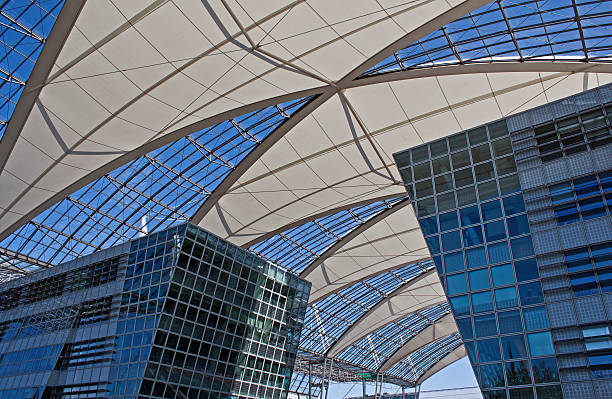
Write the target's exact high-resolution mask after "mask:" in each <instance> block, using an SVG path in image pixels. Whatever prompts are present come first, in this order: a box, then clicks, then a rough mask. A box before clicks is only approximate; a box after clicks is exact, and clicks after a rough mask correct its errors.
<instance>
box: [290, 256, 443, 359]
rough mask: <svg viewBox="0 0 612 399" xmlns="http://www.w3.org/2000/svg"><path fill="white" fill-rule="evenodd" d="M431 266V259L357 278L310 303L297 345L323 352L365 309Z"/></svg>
mask: <svg viewBox="0 0 612 399" xmlns="http://www.w3.org/2000/svg"><path fill="white" fill-rule="evenodd" d="M432 268H433V263H432V262H431V261H427V262H421V263H412V264H409V265H405V266H402V267H399V268H398V269H395V270H393V271H390V272H386V273H382V274H380V275H378V276H375V277H372V278H369V279H366V280H364V281H360V282H357V283H355V284H353V285H351V286H350V287H348V288H345V289H343V290H341V291H339V292H337V293H335V294H332V295H330V296H328V297H327V298H325V299H322V300H321V301H319V302H317V303H315V304H313V305H312V306H310V307H309V308H308V309H307V310H306V317H305V321H304V327H303V329H302V338H301V340H300V348H301V349H302V350H304V351H307V352H310V353H315V354H320V355H324V354H325V353H326V352H327V351H328V350H329V349H330V348H331V347H332V346H333V344H334V343H335V342H336V341H337V340H338V338H340V336H341V335H342V334H343V333H344V332H345V331H346V330H348V329H349V328H350V327H351V326H352V325H353V324H354V323H355V322H356V321H357V320H358V319H359V318H360V317H361V316H362V315H364V314H365V313H366V312H367V311H368V310H370V309H371V308H372V307H374V306H375V305H376V304H378V303H379V302H380V301H381V300H383V299H384V298H385V297H387V295H389V294H390V293H392V292H393V291H395V290H397V289H399V288H400V287H402V286H404V285H406V284H407V283H409V282H410V281H411V280H412V279H414V278H415V277H417V276H420V275H421V274H423V273H425V272H427V271H428V270H431V269H432Z"/></svg>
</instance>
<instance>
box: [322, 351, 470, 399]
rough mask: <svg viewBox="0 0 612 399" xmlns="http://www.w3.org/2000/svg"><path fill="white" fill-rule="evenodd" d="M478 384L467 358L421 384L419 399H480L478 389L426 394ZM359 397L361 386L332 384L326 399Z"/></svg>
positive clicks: (370, 391)
mask: <svg viewBox="0 0 612 399" xmlns="http://www.w3.org/2000/svg"><path fill="white" fill-rule="evenodd" d="M477 385H478V383H477V382H476V378H475V377H474V372H473V371H472V366H470V362H469V360H468V358H467V357H465V358H463V359H461V360H459V361H458V362H455V363H453V364H451V365H450V366H448V367H446V368H444V369H442V370H440V371H439V372H438V373H436V374H434V375H433V376H432V377H431V378H429V379H428V380H427V381H425V382H424V383H423V385H422V386H421V391H422V394H421V398H423V399H426V398H430V399H434V398H435V399H445V398H449V399H450V398H453V399H482V395H481V394H480V390H479V389H478V388H473V389H459V390H452V391H442V392H440V391H438V392H426V391H436V390H440V389H449V388H466V387H475V386H477ZM367 389H368V391H367V392H368V394H373V393H374V384H368V387H367ZM399 391H400V389H399V387H397V386H395V385H387V384H385V388H384V389H383V392H389V393H395V392H399ZM360 395H361V384H353V383H350V384H332V385H331V386H330V390H329V394H328V396H327V397H328V399H343V398H350V397H355V396H360Z"/></svg>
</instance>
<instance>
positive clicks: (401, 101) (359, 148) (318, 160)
mask: <svg viewBox="0 0 612 399" xmlns="http://www.w3.org/2000/svg"><path fill="white" fill-rule="evenodd" d="M583 67H584V66H583V65H576V66H575V68H583ZM606 67H607V68H608V70H609V71H611V72H612V64H611V65H610V66H606ZM443 69H444V68H441V69H440V71H441V73H442V75H441V76H434V77H417V78H414V79H404V80H399V81H392V82H389V83H378V84H371V85H364V86H359V87H354V88H350V89H346V90H345V92H344V94H341V95H334V96H333V97H331V98H330V99H329V100H327V102H325V103H324V104H322V105H321V106H319V107H318V108H317V109H316V110H315V111H314V112H312V114H310V115H309V116H307V117H305V118H304V119H303V120H302V121H300V122H299V123H298V124H297V125H296V126H295V127H294V128H293V129H292V130H290V131H289V132H288V133H287V134H285V136H284V137H282V138H280V139H279V140H278V142H276V144H275V145H273V146H272V147H271V148H270V149H268V150H267V151H266V152H265V153H264V154H263V155H262V156H261V157H260V158H259V159H258V160H256V161H254V162H253V164H252V165H250V166H249V168H248V170H246V172H245V173H244V174H243V175H242V176H241V177H240V178H239V179H238V181H237V182H236V183H234V185H233V186H232V187H231V188H229V189H228V190H227V192H225V193H219V195H220V198H219V200H218V201H217V202H216V203H215V204H214V207H212V206H211V205H208V206H207V208H208V207H212V209H210V210H208V212H207V213H206V214H205V215H204V216H203V219H202V220H201V221H200V220H199V219H198V217H199V216H200V215H198V217H196V220H195V221H196V222H199V223H200V225H201V226H203V227H204V228H207V229H210V230H212V231H214V232H215V233H216V234H218V235H220V236H222V237H224V238H226V239H229V240H230V241H233V242H235V243H238V244H244V243H248V242H250V241H252V240H257V239H258V237H260V236H262V235H263V234H265V233H266V232H267V231H271V230H277V229H281V228H282V227H283V226H285V225H289V224H291V223H293V222H295V221H296V220H300V219H303V218H306V217H308V216H309V215H315V214H319V213H321V212H325V211H326V210H328V209H330V208H335V207H339V206H343V205H346V204H348V203H351V202H353V201H362V200H366V199H368V198H372V197H380V196H384V195H393V194H396V195H399V193H400V192H401V191H402V190H403V188H402V186H401V184H399V180H400V177H399V175H398V174H397V171H396V169H395V166H394V162H393V159H392V154H393V153H394V152H397V151H399V150H400V149H403V148H409V147H413V146H416V145H418V144H421V143H423V142H427V141H431V140H434V139H437V138H440V137H444V136H446V135H449V134H452V133H454V132H457V131H461V130H465V129H469V128H471V127H475V126H478V125H481V124H484V123H486V122H489V121H491V120H494V119H497V118H501V117H505V116H507V115H510V114H512V113H516V112H520V111H524V110H526V109H529V108H532V107H535V106H539V105H542V104H545V103H546V102H548V101H553V100H557V99H560V98H563V97H565V96H567V95H569V94H573V93H577V92H581V91H582V90H584V89H587V88H592V87H595V86H598V85H600V84H603V83H607V82H609V81H611V79H610V77H611V76H612V75H610V74H601V73H597V74H592V75H591V74H582V73H568V72H514V73H467V74H460V75H450V76H444V75H443ZM398 73H402V72H398ZM392 75H393V73H391V74H388V76H389V77H391V76H392ZM366 79H367V78H366ZM364 80H365V79H364ZM414 93H427V96H424V97H423V96H415V95H414Z"/></svg>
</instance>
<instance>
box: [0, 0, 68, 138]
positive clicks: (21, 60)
mask: <svg viewBox="0 0 612 399" xmlns="http://www.w3.org/2000/svg"><path fill="white" fill-rule="evenodd" d="M63 4H64V1H63V0H61V1H58V0H9V1H3V2H2V5H0V139H1V138H2V136H3V135H4V131H5V130H6V125H7V123H8V121H9V119H10V118H11V116H12V115H13V111H14V110H15V106H16V105H17V101H18V100H19V97H20V96H21V92H22V91H23V87H24V86H25V83H26V82H27V80H28V78H29V77H30V73H31V72H32V69H33V68H34V64H35V63H36V60H37V59H38V56H39V55H40V52H41V50H42V48H43V46H44V44H45V41H46V39H47V38H48V37H49V33H50V32H51V28H52V27H53V25H54V24H55V20H56V19H57V17H58V15H59V12H60V10H61V9H62V6H63Z"/></svg>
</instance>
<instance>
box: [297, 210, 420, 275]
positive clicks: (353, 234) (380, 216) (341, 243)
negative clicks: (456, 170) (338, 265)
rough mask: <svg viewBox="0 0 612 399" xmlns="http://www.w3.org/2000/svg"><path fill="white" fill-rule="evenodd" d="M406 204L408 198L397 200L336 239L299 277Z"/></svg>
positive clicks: (307, 273) (310, 271)
mask: <svg viewBox="0 0 612 399" xmlns="http://www.w3.org/2000/svg"><path fill="white" fill-rule="evenodd" d="M407 205H410V200H409V199H408V198H405V199H404V200H402V201H400V202H398V203H397V204H395V205H393V206H392V207H391V208H389V209H387V210H385V211H383V212H381V213H379V214H378V215H376V216H374V217H373V218H371V219H369V220H368V221H367V222H365V223H364V224H362V225H361V226H359V227H358V228H356V229H354V230H353V231H351V232H350V233H349V234H347V235H346V236H344V237H342V239H341V240H340V241H338V242H337V243H336V244H334V245H333V246H332V247H330V248H329V249H327V250H326V251H325V252H324V253H323V254H321V255H320V256H319V257H318V258H317V259H316V260H315V261H314V262H312V263H311V264H310V265H308V267H306V269H304V270H303V271H302V272H301V273H300V277H301V278H308V275H309V274H310V273H312V271H313V270H314V269H316V268H317V267H318V266H319V265H320V264H322V263H323V262H325V261H326V260H327V259H329V258H330V257H332V256H333V255H334V254H335V253H336V252H338V251H339V250H340V249H341V248H342V247H344V246H345V245H346V244H347V243H349V242H350V241H351V240H352V239H354V238H355V237H357V236H359V234H361V233H363V232H364V231H366V230H368V229H369V228H370V227H372V226H374V225H375V224H377V223H378V222H380V221H382V220H384V219H386V218H387V217H388V216H389V215H392V214H394V213H395V212H397V211H399V210H400V209H402V208H404V207H405V206H407Z"/></svg>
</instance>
